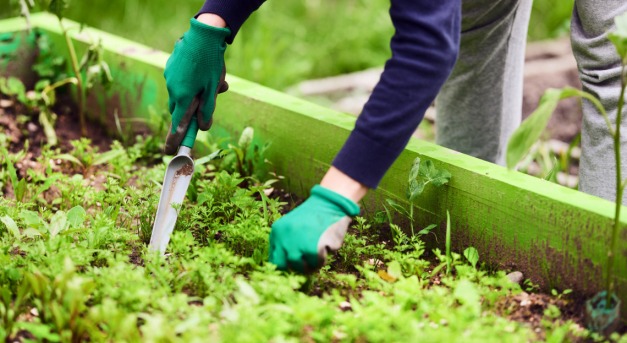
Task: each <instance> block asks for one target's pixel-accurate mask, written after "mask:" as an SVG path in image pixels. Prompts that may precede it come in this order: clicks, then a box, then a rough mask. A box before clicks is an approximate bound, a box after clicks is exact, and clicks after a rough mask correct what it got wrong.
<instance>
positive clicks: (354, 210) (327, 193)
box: [311, 185, 359, 217]
mask: <svg viewBox="0 0 627 343" xmlns="http://www.w3.org/2000/svg"><path fill="white" fill-rule="evenodd" d="M311 196H312V197H318V198H322V199H324V200H326V201H328V202H330V203H332V204H334V205H336V206H337V207H339V208H340V209H341V210H342V211H343V212H344V213H345V214H346V215H347V216H350V217H354V216H356V215H358V214H359V205H357V204H356V203H355V202H354V201H352V200H350V199H348V198H346V197H345V196H343V195H341V194H339V193H336V192H334V191H332V190H330V189H328V188H325V187H322V186H320V185H315V186H313V188H312V189H311Z"/></svg>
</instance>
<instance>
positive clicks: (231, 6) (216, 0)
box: [196, 0, 265, 44]
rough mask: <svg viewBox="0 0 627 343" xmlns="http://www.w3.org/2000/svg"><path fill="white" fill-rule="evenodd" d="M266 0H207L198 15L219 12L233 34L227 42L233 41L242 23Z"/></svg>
mask: <svg viewBox="0 0 627 343" xmlns="http://www.w3.org/2000/svg"><path fill="white" fill-rule="evenodd" d="M264 1H265V0H206V1H205V4H204V5H202V8H200V11H198V14H196V16H199V15H200V14H202V13H213V14H217V15H219V16H220V17H222V19H224V21H226V24H227V25H228V27H229V29H230V30H231V36H230V37H228V38H227V42H228V43H229V44H230V43H233V39H234V38H235V35H237V32H238V31H239V29H240V27H242V24H244V22H245V21H246V19H248V17H249V16H250V14H251V13H253V12H254V11H255V10H257V9H258V8H259V6H261V4H263V3H264Z"/></svg>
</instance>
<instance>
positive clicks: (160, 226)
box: [149, 147, 194, 254]
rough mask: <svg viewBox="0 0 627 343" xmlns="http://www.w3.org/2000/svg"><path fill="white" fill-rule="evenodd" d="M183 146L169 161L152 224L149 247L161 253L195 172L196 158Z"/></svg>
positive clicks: (164, 248) (163, 250)
mask: <svg viewBox="0 0 627 343" xmlns="http://www.w3.org/2000/svg"><path fill="white" fill-rule="evenodd" d="M183 148H184V147H181V149H180V150H179V153H178V155H176V156H175V157H174V158H173V159H172V161H170V163H168V167H167V169H166V172H165V178H164V180H163V188H162V189H161V197H160V198H159V206H158V207H157V216H156V217H155V222H154V225H153V226H152V236H151V237H150V245H149V248H150V250H153V251H156V250H159V251H160V252H161V254H164V253H165V250H166V247H167V246H168V242H170V235H171V234H172V230H174V226H175V225H176V219H177V217H178V209H180V205H181V204H182V203H183V200H184V199H185V193H187V187H189V183H190V181H191V180H192V175H193V174H194V160H192V158H191V157H190V156H189V149H183ZM181 150H183V151H181Z"/></svg>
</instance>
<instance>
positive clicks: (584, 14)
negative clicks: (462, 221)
mask: <svg viewBox="0 0 627 343" xmlns="http://www.w3.org/2000/svg"><path fill="white" fill-rule="evenodd" d="M531 5H532V0H517V1H514V0H500V1H487V0H463V1H462V36H461V47H460V54H459V59H458V61H457V64H456V65H455V68H454V70H453V72H452V74H451V76H450V77H449V79H448V80H447V82H446V84H445V85H444V87H443V88H442V90H441V91H440V94H439V95H438V97H437V99H436V110H437V125H436V142H437V143H438V144H440V145H442V146H445V147H448V148H451V149H453V150H457V151H460V152H463V153H466V154H469V155H472V156H475V157H478V158H481V159H484V160H487V161H490V162H495V163H498V164H504V162H505V149H506V147H507V141H508V140H509V138H510V136H511V134H512V133H513V132H514V130H515V129H516V128H517V127H518V125H519V124H520V119H521V111H522V85H523V66H524V55H525V54H524V52H525V42H526V36H527V27H528V23H529V16H530V13H531ZM625 11H627V2H626V1H625V0H604V1H594V0H576V4H575V9H574V11H573V18H572V29H571V40H572V46H573V53H574V54H575V58H576V60H577V63H578V67H579V72H580V77H581V81H582V83H583V87H584V89H585V90H587V91H589V92H592V93H593V94H595V95H597V96H599V97H600V99H601V102H602V103H603V105H604V106H606V109H607V110H608V113H609V114H610V118H612V121H614V118H616V103H617V99H618V96H619V91H620V88H619V87H620V79H619V76H620V69H619V66H620V64H619V58H618V55H617V54H616V51H615V50H614V47H613V45H612V44H611V43H610V42H609V40H607V38H606V33H607V31H609V30H610V29H611V28H613V23H614V21H613V18H614V17H615V16H616V15H618V14H620V13H623V12H625ZM625 112H627V111H625ZM625 112H624V113H625ZM583 114H584V122H583V128H582V143H581V144H582V157H581V164H580V175H579V177H580V186H579V187H580V189H581V190H582V191H584V192H587V193H590V194H593V195H597V196H601V197H604V198H606V199H609V200H612V201H614V200H615V197H616V192H615V185H616V181H615V175H616V173H615V169H614V168H615V163H614V150H613V144H612V139H611V137H610V135H609V132H608V131H607V127H606V125H605V121H604V120H603V118H602V116H601V115H600V114H599V113H597V111H596V109H595V108H594V107H593V105H592V104H590V103H588V102H584V103H583ZM623 115H625V114H623ZM626 122H627V120H625V121H623V123H626ZM622 127H623V128H622V130H623V132H624V134H623V137H625V138H623V145H622V146H623V151H622V153H623V154H622V158H621V160H622V161H623V164H622V168H623V169H622V171H623V172H624V171H625V160H626V158H627V144H625V143H627V125H622ZM623 174H624V175H627V173H623ZM625 199H627V197H624V198H623V203H625Z"/></svg>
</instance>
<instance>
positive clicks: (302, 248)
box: [270, 185, 359, 273]
mask: <svg viewBox="0 0 627 343" xmlns="http://www.w3.org/2000/svg"><path fill="white" fill-rule="evenodd" d="M358 214H359V205H357V204H356V203H355V202H353V201H352V200H350V199H347V198H345V197H344V196H342V195H340V194H338V193H336V192H334V191H331V190H329V189H327V188H324V187H322V186H320V185H317V186H314V187H313V188H312V190H311V196H310V197H309V199H307V200H306V201H305V202H304V203H302V204H301V205H300V206H298V207H296V208H295V209H294V210H292V211H291V212H290V213H288V214H286V215H285V216H283V217H282V218H281V219H279V220H277V221H276V222H275V223H274V224H273V225H272V231H271V232H270V262H271V263H274V264H276V265H277V268H278V269H282V270H286V269H291V270H293V271H296V272H300V273H311V272H314V271H316V270H317V269H319V268H320V267H322V266H323V265H324V263H325V262H326V256H327V254H328V253H329V252H331V251H336V250H338V249H339V248H340V247H341V246H342V243H343V241H344V235H345V234H346V230H347V229H348V224H349V223H350V222H351V217H354V216H356V215H358Z"/></svg>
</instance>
